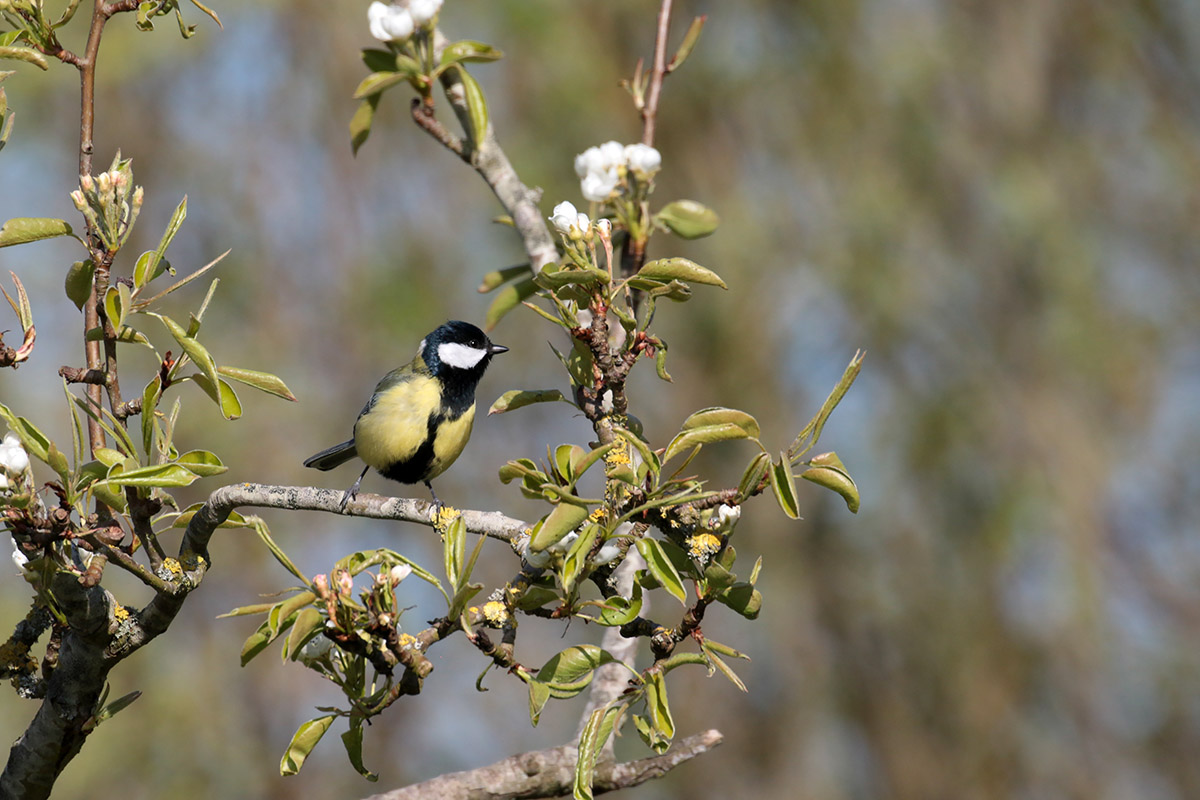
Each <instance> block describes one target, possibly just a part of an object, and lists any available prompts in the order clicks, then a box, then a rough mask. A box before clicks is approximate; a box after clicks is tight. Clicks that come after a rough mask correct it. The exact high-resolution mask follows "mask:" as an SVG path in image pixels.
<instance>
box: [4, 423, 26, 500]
mask: <svg viewBox="0 0 1200 800" xmlns="http://www.w3.org/2000/svg"><path fill="white" fill-rule="evenodd" d="M28 471H29V454H28V453H26V452H25V448H24V447H22V446H21V440H20V439H18V438H17V435H16V434H15V433H9V434H8V435H6V436H5V437H4V440H3V441H0V477H3V478H6V479H7V480H6V482H5V483H3V484H0V489H6V488H8V486H9V485H10V484H11V485H16V484H18V483H19V482H20V480H21V478H22V477H23V476H24V475H25V473H26V472H28Z"/></svg>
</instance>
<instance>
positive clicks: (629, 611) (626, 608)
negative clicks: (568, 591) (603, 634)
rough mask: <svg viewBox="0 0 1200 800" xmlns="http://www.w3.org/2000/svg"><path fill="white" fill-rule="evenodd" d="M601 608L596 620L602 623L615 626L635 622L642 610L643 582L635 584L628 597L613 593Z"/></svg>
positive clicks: (611, 626)
mask: <svg viewBox="0 0 1200 800" xmlns="http://www.w3.org/2000/svg"><path fill="white" fill-rule="evenodd" d="M599 609H600V616H599V617H597V619H596V621H597V622H599V623H600V624H601V625H605V626H607V627H610V628H615V627H617V626H620V625H625V624H627V623H630V622H633V621H634V620H635V619H636V618H637V615H638V614H640V613H641V612H642V586H641V584H639V583H634V584H633V593H632V595H631V596H630V597H628V598H625V597H622V596H620V595H613V596H612V597H609V598H606V599H605V600H604V601H603V604H602V605H600V607H599Z"/></svg>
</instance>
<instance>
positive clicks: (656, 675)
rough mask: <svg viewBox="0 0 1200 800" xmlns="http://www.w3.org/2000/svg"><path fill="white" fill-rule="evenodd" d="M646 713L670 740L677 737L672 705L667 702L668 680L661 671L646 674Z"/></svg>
mask: <svg viewBox="0 0 1200 800" xmlns="http://www.w3.org/2000/svg"><path fill="white" fill-rule="evenodd" d="M645 680H646V713H647V714H648V715H649V717H650V724H651V725H652V726H653V727H654V729H655V730H656V731H658V732H659V733H660V734H661V735H662V736H663V738H665V739H667V740H668V741H669V740H671V739H674V738H675V721H674V720H673V719H672V718H671V707H670V706H669V705H668V704H667V682H666V678H665V677H664V676H663V674H662V673H661V672H657V671H652V672H650V673H649V674H648V675H645Z"/></svg>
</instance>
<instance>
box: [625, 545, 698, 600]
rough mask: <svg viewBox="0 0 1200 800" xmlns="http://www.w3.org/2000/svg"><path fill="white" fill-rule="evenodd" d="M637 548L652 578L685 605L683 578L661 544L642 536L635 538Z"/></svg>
mask: <svg viewBox="0 0 1200 800" xmlns="http://www.w3.org/2000/svg"><path fill="white" fill-rule="evenodd" d="M637 549H638V552H639V553H641V555H642V558H643V559H645V561H646V566H647V567H648V568H649V570H650V574H651V575H653V576H654V579H655V580H657V581H658V582H659V583H660V584H662V587H663V588H664V589H666V590H667V592H669V593H670V595H671V596H672V597H674V598H675V599H676V600H678V601H679V602H680V604H681V605H687V591H686V590H685V589H684V587H683V578H681V577H680V576H679V572H678V570H676V569H675V565H674V564H672V563H671V559H670V558H668V557H667V554H666V552H665V551H664V550H663V547H662V544H661V543H659V542H658V541H657V540H655V539H650V538H647V537H643V538H641V539H638V540H637Z"/></svg>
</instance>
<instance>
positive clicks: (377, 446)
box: [304, 320, 508, 511]
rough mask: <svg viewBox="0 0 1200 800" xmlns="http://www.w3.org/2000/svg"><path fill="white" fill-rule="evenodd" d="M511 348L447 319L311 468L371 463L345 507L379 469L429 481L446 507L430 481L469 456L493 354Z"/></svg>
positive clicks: (385, 378)
mask: <svg viewBox="0 0 1200 800" xmlns="http://www.w3.org/2000/svg"><path fill="white" fill-rule="evenodd" d="M507 350H508V348H507V347H504V346H503V345H498V344H493V343H492V341H491V340H490V339H488V337H487V336H486V335H484V333H483V331H481V330H479V328H476V327H475V326H474V325H471V324H470V323H468V322H460V321H458V320H453V321H451V322H447V323H446V324H445V325H442V326H441V327H440V328H438V329H437V330H435V331H434V332H433V333H431V334H429V335H428V336H426V337H425V338H424V339H422V340H421V344H420V346H419V347H418V348H417V355H416V358H414V359H413V360H412V361H411V362H409V363H408V364H405V365H404V366H403V367H400V368H399V369H394V370H392V371H391V372H389V373H388V374H387V375H384V376H383V379H382V380H381V381H379V385H377V386H376V387H375V392H374V393H373V394H372V395H371V399H370V400H368V401H367V404H366V405H365V406H363V410H362V411H361V412H359V415H358V419H357V420H356V421H355V423H354V436H353V437H352V438H350V439H349V440H348V441H345V442H342V443H341V444H335V445H334V446H333V447H330V448H329V449H328V450H322V451H321V452H319V453H317V454H316V455H315V456H312V457H311V458H309V459H308V460H306V461H305V462H304V466H306V467H313V468H315V469H320V470H329V469H333V468H334V467H336V466H339V465H341V464H344V463H346V462H347V461H349V460H350V459H352V458H354V457H355V456H358V457H359V458H361V459H362V460H363V461H364V462H365V463H366V466H365V467H364V468H363V471H362V474H360V475H359V476H358V480H356V481H355V482H354V485H353V486H351V487H350V488H349V489H348V490H347V491H346V493H345V494H344V495H342V505H341V508H342V510H343V511H344V510H345V508H346V503H348V502H349V501H350V499H351V498H353V497H354V496H355V495H356V494H357V493H358V487H359V484H361V483H362V479H363V477H364V476H366V474H367V470H369V469H371V468H372V467H374V468H375V469H376V470H378V471H379V474H380V475H382V476H383V477H385V478H391V479H392V480H394V481H399V482H400V483H417V482H418V481H419V482H422V483H424V484H425V485H426V486H428V487H429V493H430V494H432V495H433V501H434V502H435V503H437V504H438V505H441V501H439V500H438V497H437V494H436V493H435V492H434V491H433V484H431V483H430V481H431V480H432V479H434V478H436V477H437V476H438V475H441V474H442V473H443V472H445V471H446V469H447V467H449V466H450V465H451V464H453V463H454V459H456V458H458V456H459V454H460V453H462V451H463V447H465V446H466V444H467V439H469V438H470V436H471V424H472V423H473V422H474V420H475V387H476V385H478V383H479V379H480V378H481V377H483V371H484V370H485V369H487V365H488V363H489V362H490V361H491V360H492V356H494V355H496V354H497V353H503V352H506V351H507Z"/></svg>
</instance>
